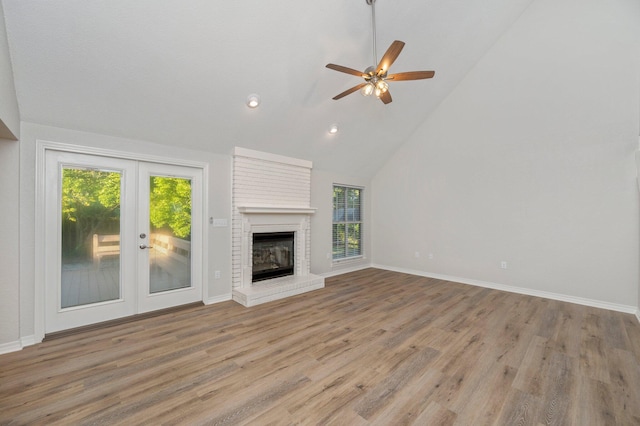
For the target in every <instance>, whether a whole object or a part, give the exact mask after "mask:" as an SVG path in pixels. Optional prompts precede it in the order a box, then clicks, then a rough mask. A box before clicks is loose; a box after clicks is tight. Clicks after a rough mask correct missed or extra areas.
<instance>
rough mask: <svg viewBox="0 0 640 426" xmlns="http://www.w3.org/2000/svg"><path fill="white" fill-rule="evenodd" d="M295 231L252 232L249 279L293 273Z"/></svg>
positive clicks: (264, 278)
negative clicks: (251, 258)
mask: <svg viewBox="0 0 640 426" xmlns="http://www.w3.org/2000/svg"><path fill="white" fill-rule="evenodd" d="M294 239H295V232H264V233H254V234H253V250H252V254H253V255H252V257H253V260H252V268H251V272H252V273H251V281H252V282H257V281H262V280H268V279H271V278H277V277H284V276H287V275H293V273H294V272H293V270H294V269H293V268H294V265H295V264H294Z"/></svg>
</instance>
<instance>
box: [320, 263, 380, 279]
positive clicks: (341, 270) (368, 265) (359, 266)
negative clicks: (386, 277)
mask: <svg viewBox="0 0 640 426" xmlns="http://www.w3.org/2000/svg"><path fill="white" fill-rule="evenodd" d="M372 267H373V265H372V264H371V263H364V264H362V263H359V264H357V265H353V266H348V267H344V268H336V269H335V270H333V271H329V272H324V273H322V274H318V275H320V276H321V277H324V278H329V277H335V276H336V275H342V274H348V273H349V272H356V271H361V270H362V269H367V268H372ZM380 269H383V268H380Z"/></svg>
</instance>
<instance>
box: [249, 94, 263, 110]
mask: <svg viewBox="0 0 640 426" xmlns="http://www.w3.org/2000/svg"><path fill="white" fill-rule="evenodd" d="M258 105H260V96H258V95H256V94H255V93H254V94H251V95H249V96H248V97H247V106H248V107H249V108H257V107H258Z"/></svg>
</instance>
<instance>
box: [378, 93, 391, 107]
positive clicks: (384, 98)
mask: <svg viewBox="0 0 640 426" xmlns="http://www.w3.org/2000/svg"><path fill="white" fill-rule="evenodd" d="M380 100H381V101H382V102H383V103H384V104H385V105H386V104H388V103H390V102H391V93H389V91H388V90H387V91H386V92H384V93H382V94H381V95H380Z"/></svg>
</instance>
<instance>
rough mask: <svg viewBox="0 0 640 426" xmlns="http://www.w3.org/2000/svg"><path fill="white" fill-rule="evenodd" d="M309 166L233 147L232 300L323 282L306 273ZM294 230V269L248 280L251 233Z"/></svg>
mask: <svg viewBox="0 0 640 426" xmlns="http://www.w3.org/2000/svg"><path fill="white" fill-rule="evenodd" d="M311 166H312V163H311V162H310V161H306V160H299V159H295V158H289V157H284V156H280V155H274V154H268V153H264V152H259V151H253V150H249V149H244V148H235V149H234V152H233V222H232V232H233V254H232V272H233V300H235V301H236V302H238V303H241V304H242V305H244V306H254V305H258V304H260V303H265V302H269V301H272V300H277V299H282V298H284V297H288V296H293V295H296V294H301V293H305V292H307V291H311V290H316V289H319V288H323V287H324V278H322V277H320V276H317V275H313V274H311V273H310V260H311V256H310V255H311V242H310V236H311V215H312V214H313V213H314V212H315V209H314V208H312V207H311V206H310V203H311ZM271 232H294V256H293V258H294V268H293V270H294V273H293V275H289V276H284V277H279V278H273V279H269V280H264V281H257V282H252V265H253V247H252V245H253V234H254V233H271Z"/></svg>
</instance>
